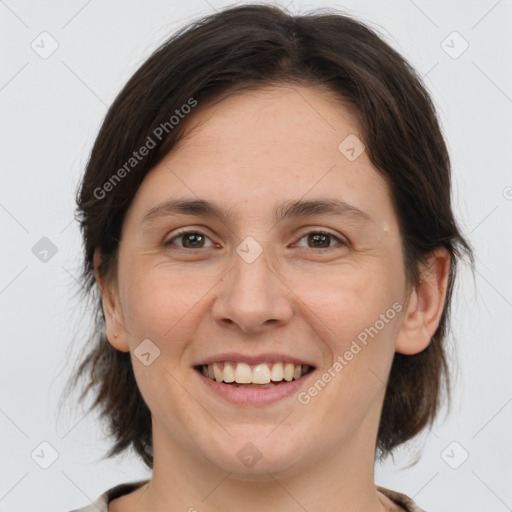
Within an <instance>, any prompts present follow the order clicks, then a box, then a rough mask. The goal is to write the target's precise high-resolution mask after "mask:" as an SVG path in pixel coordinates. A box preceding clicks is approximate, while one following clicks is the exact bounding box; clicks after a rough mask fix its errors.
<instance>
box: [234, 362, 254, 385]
mask: <svg viewBox="0 0 512 512" xmlns="http://www.w3.org/2000/svg"><path fill="white" fill-rule="evenodd" d="M235 382H236V383H237V384H250V383H251V382H252V372H251V367H250V366H249V365H248V364H245V363H238V364H237V365H236V370H235Z"/></svg>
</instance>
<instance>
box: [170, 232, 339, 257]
mask: <svg viewBox="0 0 512 512" xmlns="http://www.w3.org/2000/svg"><path fill="white" fill-rule="evenodd" d="M311 234H315V235H327V236H329V237H331V239H335V240H337V241H338V242H340V244H339V245H341V246H343V247H347V246H348V242H346V241H345V240H343V239H341V238H340V237H338V236H337V235H335V234H334V233H330V232H328V231H323V230H312V231H308V232H306V233H304V234H303V235H302V236H301V237H300V239H299V241H300V240H302V239H303V238H305V237H307V236H308V235H311ZM185 235H201V236H204V237H205V238H208V239H209V237H208V236H207V235H205V234H204V233H202V232H201V231H196V230H186V229H183V230H181V231H178V233H176V234H175V235H174V236H173V237H172V238H170V239H169V240H167V241H166V242H164V245H165V246H172V245H174V244H173V243H172V241H173V240H176V239H177V238H181V237H183V236H185ZM176 247H177V249H181V250H185V251H189V252H192V251H200V250H202V249H209V247H199V248H189V247H180V246H176ZM306 249H314V248H313V247H306ZM320 249H323V250H324V252H325V251H329V250H331V249H336V246H332V247H320Z"/></svg>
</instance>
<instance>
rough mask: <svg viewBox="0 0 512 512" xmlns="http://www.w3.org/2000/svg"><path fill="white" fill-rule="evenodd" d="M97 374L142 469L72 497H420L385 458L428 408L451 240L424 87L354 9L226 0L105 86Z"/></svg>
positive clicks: (269, 504)
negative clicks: (386, 479)
mask: <svg viewBox="0 0 512 512" xmlns="http://www.w3.org/2000/svg"><path fill="white" fill-rule="evenodd" d="M77 203H78V212H79V215H80V223H81V229H82V233H83V237H84V249H85V265H84V273H83V279H84V283H85V284H86V287H85V289H86V291H88V292H91V293H93V294H94V293H96V291H99V292H100V294H101V295H97V297H96V298H97V306H98V312H99V315H98V326H97V330H96V332H95V333H94V334H93V339H92V341H93V343H94V345H93V346H92V347H91V349H90V352H89V353H88V354H87V355H86V357H85V358H84V360H83V361H82V364H81V366H80V368H79V370H78V373H77V377H78V378H81V379H86V387H85V389H84V392H83V396H85V394H87V392H89V391H93V392H94V396H95V402H94V407H98V408H99V409H100V411H101V414H102V415H103V417H104V418H105V419H106V420H107V421H108V423H109V426H110V428H111V432H112V434H113V438H114V446H113V448H112V450H111V451H110V453H109V455H115V454H118V453H121V452H122V451H124V450H126V449H129V448H133V449H134V450H135V451H136V453H137V454H138V455H139V456H140V457H141V458H142V459H143V460H144V462H145V463H146V464H147V465H148V467H149V468H151V469H152V476H151V479H150V480H147V481H139V482H130V483H127V484H124V485H120V486H117V487H115V488H113V489H109V490H108V491H106V492H105V493H104V494H103V495H102V496H100V497H99V498H98V500H97V501H96V502H95V504H92V505H89V507H85V508H82V509H80V510H81V511H89V510H98V509H99V510H103V511H106V510H109V511H111V512H127V511H131V510H137V511H138V512H146V511H160V510H162V511H163V510H166V511H178V510H180V511H181V510H188V511H194V510H198V511H201V512H203V511H217V510H218V511H230V510H244V511H260V510H280V511H295V510H309V511H319V510H325V511H328V510H329V511H331V510H332V511H335V510H336V511H338V510H340V511H341V510H343V511H361V510H365V511H367V512H377V511H384V510H386V511H403V510H408V511H420V510H421V509H420V508H419V507H418V505H416V504H415V503H414V502H413V501H412V500H411V499H410V498H408V497H407V496H405V495H404V494H400V493H398V492H394V491H391V490H389V489H385V488H382V487H380V486H376V485H375V483H374V463H375V460H376V458H383V457H385V456H386V455H388V454H389V453H391V452H392V450H393V449H394V448H396V447H397V446H399V445H400V444H402V443H404V442H405V441H407V440H409V439H411V438H412V437H414V436H415V435H416V434H418V433H419V432H421V431H422V430H423V429H424V428H426V427H427V426H428V425H430V424H431V423H432V422H433V420H434V418H435V416H436V413H437V411H438V406H439V403H440V400H441V398H442V396H443V384H446V391H447V392H448V390H449V386H448V384H449V380H448V375H447V365H446V357H445V352H444V348H443V342H444V340H445V337H446V333H447V329H448V320H449V307H450V300H451V295H452V289H453V284H454V279H455V269H456V264H457V260H458V259H459V258H460V257H461V256H462V255H463V254H467V255H469V256H470V258H472V252H471V248H470V246H469V245H468V243H467V242H466V241H465V239H464V238H463V236H462V235H461V233H460V232H459V229H458V227H457V224H456V222H455V220H454V216H453V213H452V209H451V203H450V167H449V158H448V154H447V150H446V146H445V143H444V140H443V137H442V134H441V131H440V128H439V125H438V121H437V118H436V114H435V110H434V107H433V105H432V103H431V100H430V98H429V96H428V94H427V92H426V91H425V89H424V87H423V86H422V84H421V81H420V80H419V78H418V77H417V76H416V74H415V73H414V71H413V70H412V69H411V68H410V67H409V65H408V64H407V63H406V62H405V61H404V60H403V59H402V57H401V56H400V55H398V54H397V53H396V52H395V51H394V50H393V49H391V48H390V47H389V46H388V45H387V44H386V43H385V42H384V41H383V40H382V39H381V38H379V37H378V36H377V35H376V34H375V33H374V32H373V31H371V30H370V29H369V28H367V27H366V26H364V25H363V24H361V23H360V22H358V21H356V20H354V19H351V18H349V17H346V16H343V15H340V14H325V13H323V14H320V13H316V14H309V15H301V16H292V15H289V14H287V13H285V12H284V11H282V10H280V9H278V8H276V7H270V6H256V5H254V6H253V5H246V6H242V7H234V8H229V9H225V10H223V11H221V12H218V13H216V14H214V15H212V16H209V17H206V18H204V19H202V20H199V21H198V22H196V23H194V24H192V25H191V26H189V27H187V28H186V29H183V30H182V31H180V32H179V33H178V34H176V35H174V36H173V37H171V38H170V39H169V41H167V42H166V43H165V44H163V45H162V46H161V47H160V48H159V49H158V50H157V51H156V52H155V53H154V54H153V55H152V56H151V57H150V58H149V59H148V60H147V61H146V62H145V63H144V64H143V65H142V66H141V68H140V69H139V70H138V71H137V72H136V73H135V74H134V76H133V77H132V78H131V79H130V80H129V82H128V83H127V85H126V86H125V87H124V89H123V90H122V91H121V93H120V94H119V96H118V97H117V99H116V100H115V102H114V104H113V105H112V107H111V108H110V110H109V112H108V114H107V116H106V119H105V121H104V123H103V126H102V128H101V130H100V133H99V135H98V137H97V140H96V142H95V144H94V147H93V150H92V153H91V156H90V160H89V162H88V165H87V169H86V172H85V175H84V178H83V182H82V183H81V188H80V191H79V194H78V197H77Z"/></svg>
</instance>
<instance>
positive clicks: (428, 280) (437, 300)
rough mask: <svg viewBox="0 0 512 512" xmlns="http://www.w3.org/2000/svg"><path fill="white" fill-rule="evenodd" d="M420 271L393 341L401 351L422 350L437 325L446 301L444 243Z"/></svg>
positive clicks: (447, 266) (447, 265) (447, 267)
mask: <svg viewBox="0 0 512 512" xmlns="http://www.w3.org/2000/svg"><path fill="white" fill-rule="evenodd" d="M420 271H421V277H420V284H419V285H418V287H417V288H416V289H414V290H413V291H412V292H411V295H410V297H409V301H408V303H407V308H406V311H405V314H404V317H403V320H402V324H401V326H400V328H399V331H398V336H397V340H396V343H395V351H396V352H399V353H400V354H407V355H412V354H417V353H419V352H421V351H422V350H425V349H426V348H427V347H428V345H429V344H430V341H431V339H432V336H434V333H435V332H436V330H437V327H438V326H439V321H440V320H441V315H442V313H443V309H444V305H445V302H446V291H447V288H448V277H449V273H450V253H449V252H448V251H447V249H445V248H444V247H439V248H437V249H435V250H434V251H433V252H432V253H431V254H430V255H429V257H428V262H427V264H426V265H422V268H421V269H420Z"/></svg>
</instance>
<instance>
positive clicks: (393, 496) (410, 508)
mask: <svg viewBox="0 0 512 512" xmlns="http://www.w3.org/2000/svg"><path fill="white" fill-rule="evenodd" d="M376 487H377V490H379V491H380V492H381V493H382V494H384V495H385V496H386V497H388V498H389V499H390V500H391V501H392V502H393V503H396V504H397V505H400V506H401V507H402V508H403V509H404V510H405V511H406V512H427V511H426V510H423V509H422V508H420V507H418V505H416V503H414V501H413V500H412V499H411V498H409V496H406V495H405V494H402V493H400V492H396V491H392V490H391V489H386V488H384V487H379V486H376Z"/></svg>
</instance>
